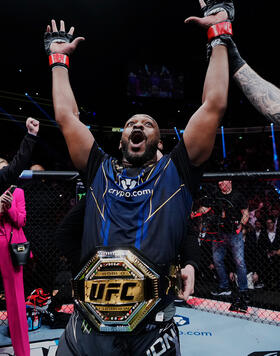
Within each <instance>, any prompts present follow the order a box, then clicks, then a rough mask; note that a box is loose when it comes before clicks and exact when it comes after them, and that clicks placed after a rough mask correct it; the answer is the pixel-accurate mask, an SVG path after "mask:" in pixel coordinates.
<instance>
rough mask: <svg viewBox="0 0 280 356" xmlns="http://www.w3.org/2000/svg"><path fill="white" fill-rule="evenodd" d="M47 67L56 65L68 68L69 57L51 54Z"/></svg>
mask: <svg viewBox="0 0 280 356" xmlns="http://www.w3.org/2000/svg"><path fill="white" fill-rule="evenodd" d="M49 65H50V66H51V67H54V66H56V65H57V66H63V67H66V68H69V57H68V56H67V54H62V53H53V54H51V55H49Z"/></svg>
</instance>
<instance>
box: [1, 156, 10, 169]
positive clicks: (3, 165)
mask: <svg viewBox="0 0 280 356" xmlns="http://www.w3.org/2000/svg"><path fill="white" fill-rule="evenodd" d="M8 165H9V163H8V162H7V161H6V160H5V159H4V158H1V157H0V169H2V168H4V167H6V166H8Z"/></svg>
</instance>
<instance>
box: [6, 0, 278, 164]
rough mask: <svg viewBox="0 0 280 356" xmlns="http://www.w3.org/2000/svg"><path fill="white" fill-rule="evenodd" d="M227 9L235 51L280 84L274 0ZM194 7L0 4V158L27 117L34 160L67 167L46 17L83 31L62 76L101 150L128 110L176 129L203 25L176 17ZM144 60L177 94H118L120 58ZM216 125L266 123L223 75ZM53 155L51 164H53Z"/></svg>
mask: <svg viewBox="0 0 280 356" xmlns="http://www.w3.org/2000/svg"><path fill="white" fill-rule="evenodd" d="M252 4H253V6H252ZM235 7H236V20H235V22H234V35H235V41H236V43H237V44H238V47H239V50H240V53H241V54H242V56H243V57H244V59H246V60H247V61H248V63H249V65H250V66H251V67H252V68H254V69H255V70H256V71H257V72H258V73H259V74H260V75H262V76H263V77H264V78H265V79H267V80H269V81H271V82H273V83H274V84H275V85H277V86H278V85H280V78H279V75H280V71H279V69H278V65H279V58H278V42H279V40H278V33H279V30H278V29H277V26H278V22H279V19H278V12H277V11H276V10H275V1H274V2H272V0H268V1H266V2H265V3H264V2H254V3H252V2H249V1H235ZM199 14H200V12H199V5H198V1H196V0H188V1H172V2H171V1H162V0H161V1H154V0H150V1H147V0H142V1H127V0H118V1H112V0H107V1H104V0H103V1H101V0H97V1H88V0H79V1H78V0H75V1H73V0H70V1H65V0H61V1H53V0H50V1H43V0H37V1H33V0H29V1H19V0H16V1H10V2H6V3H4V4H2V8H1V23H0V27H1V77H0V78H1V81H0V133H1V144H0V156H1V152H3V154H2V155H4V156H5V155H6V156H7V157H8V158H9V156H11V155H12V153H13V152H14V149H15V148H16V147H17V146H18V144H19V140H20V138H21V137H22V136H23V134H24V130H23V128H22V127H20V126H19V124H20V123H22V124H24V122H25V119H26V117H28V116H33V117H35V118H38V119H40V121H41V129H40V134H41V138H42V144H41V148H40V150H38V151H37V161H41V163H42V164H44V165H45V166H46V168H47V169H48V168H49V169H53V168H58V169H61V168H71V164H70V163H69V162H68V161H69V159H68V158H69V157H67V158H66V156H67V150H66V147H65V144H64V141H63V138H62V136H61V134H60V133H59V130H58V129H57V128H56V127H55V125H54V123H53V121H52V120H51V118H53V117H54V115H53V111H52V104H51V74H50V70H49V68H48V59H47V57H46V55H45V52H44V48H43V33H44V30H45V28H46V25H47V24H49V23H50V20H51V19H52V18H54V19H56V20H57V21H59V20H60V19H64V20H65V23H66V29H69V27H70V26H71V25H73V26H75V28H76V31H75V35H76V36H84V37H85V38H86V41H85V42H83V43H81V44H80V45H79V48H78V49H77V51H76V52H75V53H74V54H73V56H72V57H71V69H70V77H71V83H72V87H73V91H74V93H75V96H76V99H77V102H78V105H79V109H80V112H81V120H82V121H83V122H85V123H86V124H88V125H91V126H92V129H93V127H94V129H93V131H94V134H95V136H96V137H97V138H98V140H99V143H100V144H101V145H102V146H103V147H104V145H105V148H107V150H110V149H112V151H114V150H115V147H117V143H118V140H119V134H112V133H111V132H107V131H111V128H110V127H111V126H116V127H122V125H123V124H124V122H125V121H126V120H127V118H128V117H129V116H130V115H132V114H135V113H139V112H144V113H148V114H151V115H153V116H154V117H155V118H156V119H157V121H158V123H159V125H160V127H161V128H162V129H172V128H173V127H174V126H176V127H178V129H183V128H184V127H185V125H186V123H187V121H188V119H189V118H190V116H191V115H192V113H193V112H194V111H195V110H196V109H197V108H198V106H199V105H200V101H201V93H202V86H203V80H204V76H205V71H206V68H207V67H206V65H207V63H206V51H205V43H206V35H205V33H204V31H203V30H202V29H200V28H197V27H196V26H194V25H186V24H184V19H185V18H186V17H188V16H191V15H199ZM145 63H148V64H164V65H167V66H168V65H170V66H173V67H175V68H179V69H180V70H182V72H183V73H184V76H185V98H184V100H173V99H155V98H142V99H140V98H136V99H134V98H129V97H127V91H126V88H127V75H128V68H129V65H131V64H145ZM25 93H28V94H29V95H30V96H31V97H32V98H33V99H34V100H36V102H37V103H39V105H40V107H36V105H34V103H32V102H31V101H30V100H28V98H27V97H26V96H25V95H24V94H25ZM46 113H47V115H46ZM222 124H223V125H224V126H225V127H247V126H263V125H268V122H267V121H266V119H265V118H263V117H262V116H261V115H260V114H258V113H257V111H256V110H255V109H254V108H253V107H252V106H251V105H250V104H249V103H248V102H247V100H246V98H245V97H244V96H243V95H242V93H241V92H240V91H239V89H238V88H237V87H236V85H235V83H234V82H231V85H230V94H229V106H228V110H227V113H226V115H225V117H224V120H223V123H222ZM106 126H108V127H109V129H107V128H106ZM104 131H105V132H106V133H105V134H104ZM100 140H102V142H100ZM172 140H176V136H175V134H174V137H172V138H171V137H168V139H167V145H166V150H168V149H169V148H170V147H171V146H172V143H174V141H172ZM53 155H55V157H56V159H57V160H58V161H59V162H60V164H57V167H54V163H53V162H54V161H56V160H53ZM35 160H36V159H35ZM66 161H67V163H66ZM62 162H64V163H62Z"/></svg>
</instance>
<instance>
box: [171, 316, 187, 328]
mask: <svg viewBox="0 0 280 356" xmlns="http://www.w3.org/2000/svg"><path fill="white" fill-rule="evenodd" d="M174 320H175V323H176V325H177V326H178V327H179V326H183V325H189V324H190V319H189V318H187V317H185V316H182V315H175V316H174Z"/></svg>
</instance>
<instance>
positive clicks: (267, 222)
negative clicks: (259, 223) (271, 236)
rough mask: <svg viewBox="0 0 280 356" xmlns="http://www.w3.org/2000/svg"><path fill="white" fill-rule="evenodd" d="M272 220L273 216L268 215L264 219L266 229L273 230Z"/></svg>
mask: <svg viewBox="0 0 280 356" xmlns="http://www.w3.org/2000/svg"><path fill="white" fill-rule="evenodd" d="M274 222H275V221H274V218H273V216H269V217H268V218H267V219H266V221H265V223H266V228H267V230H268V231H274Z"/></svg>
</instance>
